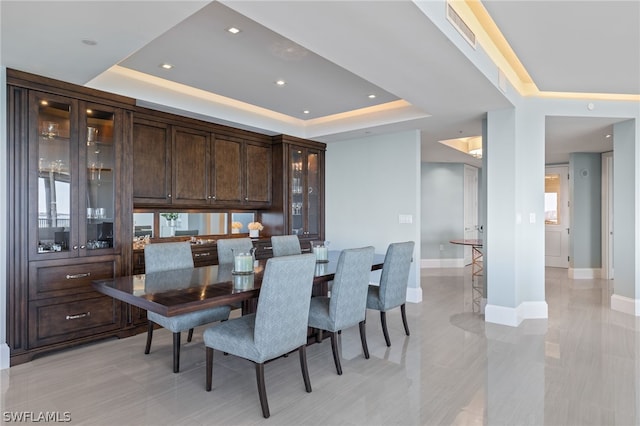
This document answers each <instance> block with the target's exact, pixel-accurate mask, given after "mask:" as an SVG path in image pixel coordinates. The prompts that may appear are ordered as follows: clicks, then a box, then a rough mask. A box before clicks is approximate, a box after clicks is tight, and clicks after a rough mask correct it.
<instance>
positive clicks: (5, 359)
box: [0, 343, 11, 370]
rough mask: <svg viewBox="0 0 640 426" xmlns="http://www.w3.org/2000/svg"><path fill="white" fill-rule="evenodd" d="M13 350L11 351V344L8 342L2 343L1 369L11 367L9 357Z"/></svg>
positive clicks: (0, 352)
mask: <svg viewBox="0 0 640 426" xmlns="http://www.w3.org/2000/svg"><path fill="white" fill-rule="evenodd" d="M10 356H11V352H10V351H9V345H7V344H6V343H0V370H4V369H5V368H9V358H10Z"/></svg>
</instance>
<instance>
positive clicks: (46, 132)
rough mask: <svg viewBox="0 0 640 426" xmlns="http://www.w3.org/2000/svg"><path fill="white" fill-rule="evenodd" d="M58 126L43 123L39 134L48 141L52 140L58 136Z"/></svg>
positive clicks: (46, 122)
mask: <svg viewBox="0 0 640 426" xmlns="http://www.w3.org/2000/svg"><path fill="white" fill-rule="evenodd" d="M58 129H59V125H58V123H56V122H55V121H45V122H43V123H42V128H41V131H40V134H41V135H42V136H45V137H48V138H49V139H53V138H55V137H56V136H58V134H59V132H58Z"/></svg>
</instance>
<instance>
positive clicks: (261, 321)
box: [203, 254, 316, 418]
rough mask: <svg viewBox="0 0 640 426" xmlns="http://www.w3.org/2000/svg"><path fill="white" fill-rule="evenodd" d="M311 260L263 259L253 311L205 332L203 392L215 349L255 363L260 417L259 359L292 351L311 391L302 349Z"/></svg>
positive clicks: (266, 410)
mask: <svg viewBox="0 0 640 426" xmlns="http://www.w3.org/2000/svg"><path fill="white" fill-rule="evenodd" d="M315 263H316V261H315V256H314V255H313V254H301V255H298V256H286V257H279V258H271V259H269V260H268V261H267V264H266V266H265V270H264V276H263V279H262V286H261V287H260V295H259V296H258V307H257V309H256V312H255V314H249V315H244V316H241V317H238V318H233V319H230V320H229V321H226V322H224V323H222V324H220V325H218V326H216V327H211V328H208V329H207V330H205V332H204V334H203V338H204V344H205V346H206V365H207V367H206V390H207V391H210V390H211V383H212V379H213V350H214V348H215V349H218V350H220V351H223V352H225V353H228V354H231V355H236V356H239V357H242V358H245V359H248V360H250V361H252V362H253V363H254V364H255V368H256V381H257V384H258V394H259V396H260V405H261V407H262V415H263V416H264V417H265V418H267V417H269V404H268V401H267V391H266V387H265V382H264V363H265V362H267V361H269V360H272V359H275V358H278V357H280V356H282V355H285V354H288V353H289V352H291V351H293V350H295V349H297V350H298V352H299V355H300V366H301V368H302V377H303V379H304V384H305V389H306V391H307V392H311V382H310V380H309V371H308V369H307V356H306V351H305V348H306V344H307V320H308V318H309V303H310V301H311V287H312V286H313V274H314V270H315Z"/></svg>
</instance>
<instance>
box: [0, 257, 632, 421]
mask: <svg viewBox="0 0 640 426" xmlns="http://www.w3.org/2000/svg"><path fill="white" fill-rule="evenodd" d="M468 272H469V271H464V270H456V269H434V270H423V271H422V288H423V297H424V302H423V303H421V304H410V305H408V307H407V313H408V316H409V326H410V328H411V336H410V337H406V336H405V335H404V333H403V329H402V322H401V320H400V315H399V310H395V311H393V312H391V313H389V314H388V322H389V325H390V334H391V340H392V346H391V348H387V347H386V346H385V345H384V339H383V337H382V334H381V330H380V323H379V316H378V314H377V312H374V311H370V312H369V314H368V324H367V325H368V341H369V348H370V352H371V358H370V359H369V360H365V359H364V358H363V357H362V354H361V348H360V341H359V337H358V330H357V327H355V328H353V329H350V330H346V331H345V332H344V333H343V334H342V338H341V340H342V366H343V370H344V374H343V375H342V376H337V375H336V374H335V370H334V365H333V360H332V357H331V349H330V343H329V341H328V340H326V341H324V342H323V343H322V344H320V345H313V346H311V347H309V349H308V351H307V353H308V359H309V370H310V376H311V383H312V386H313V392H312V393H310V394H307V393H305V392H304V384H303V382H302V377H301V374H300V370H299V364H298V357H297V356H290V357H288V358H282V359H279V360H277V361H274V362H272V363H269V364H268V365H267V366H266V381H267V392H268V396H269V403H270V408H271V418H270V419H267V420H265V419H263V418H262V416H261V411H260V404H259V402H258V396H257V391H256V385H255V375H254V369H253V367H252V364H250V363H249V362H247V361H244V360H241V359H237V358H234V357H232V356H223V355H222V354H220V353H216V356H215V360H214V362H215V364H214V378H213V386H214V389H213V391H212V392H211V393H207V392H205V391H204V358H205V356H204V353H205V352H204V348H203V345H202V338H201V331H202V329H198V330H196V333H195V336H194V341H193V342H192V343H189V344H185V345H184V346H183V349H182V360H181V372H180V373H179V374H173V373H172V372H171V335H170V333H168V332H166V330H158V331H157V332H156V333H155V334H154V344H153V346H152V352H151V354H150V355H144V353H143V351H144V342H145V336H144V334H142V335H138V336H134V337H130V338H128V339H123V340H116V339H112V340H107V341H102V342H98V343H94V344H89V345H85V346H82V347H78V348H75V349H71V350H67V351H61V352H56V353H52V354H49V355H47V356H43V357H40V358H38V359H35V360H34V361H32V362H30V363H27V364H22V365H19V366H16V367H13V368H11V369H8V370H3V371H0V379H1V386H0V390H1V392H2V393H1V398H0V402H1V409H0V411H1V414H2V419H1V421H2V422H3V423H7V424H9V423H13V422H9V421H8V417H7V416H8V415H11V414H15V413H22V412H30V413H33V415H36V416H37V415H38V414H39V413H41V412H58V413H60V416H61V417H62V416H64V413H68V415H69V416H70V418H71V422H70V424H74V425H192V424H193V425H234V424H272V425H481V424H487V425H637V424H640V410H639V407H640V333H639V330H640V320H638V319H636V318H634V317H632V316H628V315H624V314H620V313H617V312H613V311H611V310H610V309H609V297H610V294H611V287H610V286H611V285H612V282H608V281H602V280H579V281H578V280H576V281H573V280H569V279H568V278H566V272H567V271H566V270H561V269H547V272H546V291H547V292H546V294H547V302H548V304H549V319H548V320H535V321H525V322H524V323H523V324H522V325H521V326H520V327H518V328H511V327H505V326H498V325H492V324H485V323H484V321H483V320H482V318H481V317H480V316H478V315H475V314H473V313H471V289H470V283H469V282H468V279H469V278H468V276H469V274H468Z"/></svg>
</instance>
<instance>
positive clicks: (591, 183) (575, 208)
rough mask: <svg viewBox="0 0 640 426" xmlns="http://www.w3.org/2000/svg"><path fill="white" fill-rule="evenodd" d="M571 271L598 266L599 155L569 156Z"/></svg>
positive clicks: (600, 190)
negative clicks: (572, 269)
mask: <svg viewBox="0 0 640 426" xmlns="http://www.w3.org/2000/svg"><path fill="white" fill-rule="evenodd" d="M569 175H570V176H571V179H570V180H569V184H570V188H569V192H570V199H571V209H569V211H570V212H571V222H570V223H571V233H570V234H569V241H570V254H569V259H570V261H569V264H570V266H571V267H572V268H589V269H592V268H600V267H601V266H602V261H601V259H602V250H601V240H602V231H601V228H602V226H601V225H602V211H601V210H602V208H601V199H602V197H601V195H602V181H601V179H602V158H601V155H600V154H599V153H573V154H570V155H569Z"/></svg>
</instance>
